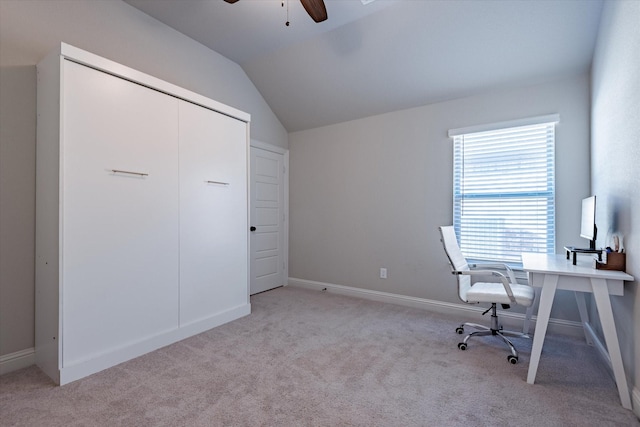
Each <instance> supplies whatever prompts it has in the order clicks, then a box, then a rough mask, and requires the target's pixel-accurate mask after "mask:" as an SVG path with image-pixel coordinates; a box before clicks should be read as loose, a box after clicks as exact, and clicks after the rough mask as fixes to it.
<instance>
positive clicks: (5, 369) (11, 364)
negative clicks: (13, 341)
mask: <svg viewBox="0 0 640 427" xmlns="http://www.w3.org/2000/svg"><path fill="white" fill-rule="evenodd" d="M35 363H36V349H35V348H26V349H24V350H20V351H16V352H14V353H9V354H5V355H4V356H0V375H4V374H8V373H9V372H13V371H17V370H18V369H22V368H26V367H27V366H31V365H33V364H35Z"/></svg>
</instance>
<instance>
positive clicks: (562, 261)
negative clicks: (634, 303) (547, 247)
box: [522, 253, 633, 281]
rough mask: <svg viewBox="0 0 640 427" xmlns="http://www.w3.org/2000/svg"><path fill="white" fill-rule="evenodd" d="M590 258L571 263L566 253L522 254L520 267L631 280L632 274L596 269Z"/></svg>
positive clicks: (533, 270)
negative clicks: (574, 263)
mask: <svg viewBox="0 0 640 427" xmlns="http://www.w3.org/2000/svg"><path fill="white" fill-rule="evenodd" d="M592 262H593V261H592V260H591V259H589V260H588V261H587V260H586V259H582V260H581V259H580V258H578V261H577V264H576V265H573V264H572V263H571V260H570V259H567V257H566V255H547V254H533V253H523V254H522V268H523V270H525V271H528V272H532V273H554V274H559V275H567V276H583V277H597V278H600V279H611V280H625V281H633V276H631V275H630V274H627V273H625V272H624V271H615V270H596V269H595V268H593V264H592Z"/></svg>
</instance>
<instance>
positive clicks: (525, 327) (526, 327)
mask: <svg viewBox="0 0 640 427" xmlns="http://www.w3.org/2000/svg"><path fill="white" fill-rule="evenodd" d="M528 280H529V283H533V279H532V278H531V273H529V278H528ZM533 290H534V292H535V297H534V298H533V302H532V303H531V305H530V306H529V307H527V311H526V314H525V316H524V324H523V325H522V333H523V334H525V335H529V328H530V327H531V316H532V315H533V307H535V305H536V303H537V302H538V301H539V300H540V288H533Z"/></svg>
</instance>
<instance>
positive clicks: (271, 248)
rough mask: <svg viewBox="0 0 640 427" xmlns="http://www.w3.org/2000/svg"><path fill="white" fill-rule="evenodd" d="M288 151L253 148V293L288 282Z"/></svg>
mask: <svg viewBox="0 0 640 427" xmlns="http://www.w3.org/2000/svg"><path fill="white" fill-rule="evenodd" d="M285 215H286V212H285V158H284V154H281V153H276V152H273V151H269V150H266V149H262V148H258V147H253V146H252V147H251V220H250V221H251V228H250V230H251V294H252V295H253V294H256V293H258V292H263V291H266V290H269V289H273V288H276V287H278V286H283V285H284V284H285V281H286V277H285V271H286V261H287V260H286V259H285V249H284V248H285V243H286V242H285V236H286V229H285V223H286V216H285Z"/></svg>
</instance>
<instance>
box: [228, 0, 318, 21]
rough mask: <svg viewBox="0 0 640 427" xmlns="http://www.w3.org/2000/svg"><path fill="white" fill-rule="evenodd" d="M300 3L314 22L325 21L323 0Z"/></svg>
mask: <svg viewBox="0 0 640 427" xmlns="http://www.w3.org/2000/svg"><path fill="white" fill-rule="evenodd" d="M236 1H237V0H236ZM300 3H302V6H304V10H306V11H307V13H308V14H309V16H310V17H311V19H313V20H314V21H316V22H322V21H326V19H327V8H326V7H325V6H324V1H322V0H300Z"/></svg>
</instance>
